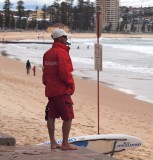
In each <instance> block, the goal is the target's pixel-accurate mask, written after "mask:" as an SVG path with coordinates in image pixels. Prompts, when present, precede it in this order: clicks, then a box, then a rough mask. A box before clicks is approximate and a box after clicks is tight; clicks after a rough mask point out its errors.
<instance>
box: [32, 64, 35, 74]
mask: <svg viewBox="0 0 153 160" xmlns="http://www.w3.org/2000/svg"><path fill="white" fill-rule="evenodd" d="M32 70H33V75H34V76H36V66H33V68H32Z"/></svg>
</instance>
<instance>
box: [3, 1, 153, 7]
mask: <svg viewBox="0 0 153 160" xmlns="http://www.w3.org/2000/svg"><path fill="white" fill-rule="evenodd" d="M4 1H5V0H0V9H2V8H3V4H4ZM17 1H18V0H10V2H11V3H13V6H12V7H13V8H16V4H17ZM53 1H54V0H23V2H24V7H25V9H35V8H36V6H39V8H42V6H43V5H44V4H46V5H47V6H49V5H51V4H52V2H53ZM74 1H76V0H74ZM91 1H93V2H94V1H96V0H91ZM120 6H132V7H141V6H142V7H149V6H150V7H153V0H120Z"/></svg>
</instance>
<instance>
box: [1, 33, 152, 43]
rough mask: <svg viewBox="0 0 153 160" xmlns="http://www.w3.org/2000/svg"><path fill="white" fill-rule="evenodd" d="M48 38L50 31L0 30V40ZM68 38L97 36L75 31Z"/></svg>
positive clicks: (121, 35)
mask: <svg viewBox="0 0 153 160" xmlns="http://www.w3.org/2000/svg"><path fill="white" fill-rule="evenodd" d="M101 37H105V38H125V37H126V38H153V34H150V33H149V34H147V33H146V34H138V33H136V34H112V33H111V34H110V33H102V34H101ZM38 38H39V39H43V40H46V39H50V33H47V32H45V31H44V32H43V31H35V32H33V31H31V32H29V31H28V32H26V31H24V32H22V31H21V32H0V41H3V40H5V41H9V40H22V39H38ZM70 38H97V36H96V34H95V33H75V32H72V33H71V34H70Z"/></svg>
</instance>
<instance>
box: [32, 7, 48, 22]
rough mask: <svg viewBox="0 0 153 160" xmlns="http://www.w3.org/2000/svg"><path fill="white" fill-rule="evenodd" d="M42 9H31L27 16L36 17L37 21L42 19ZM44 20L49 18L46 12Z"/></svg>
mask: <svg viewBox="0 0 153 160" xmlns="http://www.w3.org/2000/svg"><path fill="white" fill-rule="evenodd" d="M43 14H44V13H43V11H42V10H41V9H37V10H36V11H31V13H30V14H29V18H30V19H36V20H37V21H41V20H43V19H44V18H43ZM45 20H49V15H48V14H47V13H46V19H45Z"/></svg>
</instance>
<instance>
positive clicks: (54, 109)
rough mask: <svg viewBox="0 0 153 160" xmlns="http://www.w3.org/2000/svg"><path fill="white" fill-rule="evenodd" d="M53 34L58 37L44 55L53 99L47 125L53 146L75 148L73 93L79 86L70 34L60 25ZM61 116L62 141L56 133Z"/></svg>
mask: <svg viewBox="0 0 153 160" xmlns="http://www.w3.org/2000/svg"><path fill="white" fill-rule="evenodd" d="M51 37H52V38H53V40H54V43H53V45H52V48H51V49H49V50H48V51H47V52H46V53H45V54H44V56H43V67H44V69H43V84H44V85H45V95H46V97H48V99H49V102H48V108H49V110H48V117H47V127H48V132H49V137H50V141H51V149H56V148H61V149H64V150H75V149H77V148H76V147H75V146H73V145H71V144H69V143H68V138H69V132H70V129H71V122H72V119H73V118H74V113H73V102H72V99H71V95H72V94H73V93H74V90H75V85H74V79H73V76H72V71H73V66H72V62H71V58H70V56H69V50H70V48H69V47H68V46H67V34H66V32H65V31H64V30H62V29H56V30H55V31H53V33H52V35H51ZM60 117H61V119H62V120H63V125H62V133H63V142H62V145H59V144H57V142H56V140H55V136H54V131H55V119H56V118H60Z"/></svg>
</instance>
